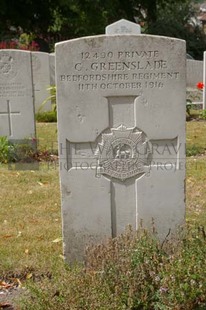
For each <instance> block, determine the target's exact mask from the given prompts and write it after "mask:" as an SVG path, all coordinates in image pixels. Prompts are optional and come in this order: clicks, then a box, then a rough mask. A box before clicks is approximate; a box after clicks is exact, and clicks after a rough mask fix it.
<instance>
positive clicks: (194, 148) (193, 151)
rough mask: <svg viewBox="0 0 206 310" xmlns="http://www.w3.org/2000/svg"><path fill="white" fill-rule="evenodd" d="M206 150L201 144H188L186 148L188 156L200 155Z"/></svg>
mask: <svg viewBox="0 0 206 310" xmlns="http://www.w3.org/2000/svg"><path fill="white" fill-rule="evenodd" d="M204 152H205V147H204V146H201V145H196V144H193V145H189V146H188V145H187V148H186V156H188V157H189V156H196V155H200V154H203V153H204Z"/></svg>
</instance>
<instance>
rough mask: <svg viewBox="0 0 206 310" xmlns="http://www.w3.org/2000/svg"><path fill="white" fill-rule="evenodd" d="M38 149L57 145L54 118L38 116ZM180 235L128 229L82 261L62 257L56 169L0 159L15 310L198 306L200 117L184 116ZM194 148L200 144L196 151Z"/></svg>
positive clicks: (5, 249)
mask: <svg viewBox="0 0 206 310" xmlns="http://www.w3.org/2000/svg"><path fill="white" fill-rule="evenodd" d="M37 138H38V140H39V148H40V150H41V151H44V150H50V149H51V148H52V149H54V150H57V142H56V139H57V129H56V124H55V123H46V124H45V123H37ZM194 148H197V149H198V153H197V154H198V156H194V154H193V156H190V157H188V158H187V182H186V193H187V197H186V198H187V200H186V203H187V214H186V216H187V223H188V229H187V233H186V237H185V238H184V239H183V240H182V241H181V242H180V243H179V244H178V246H175V245H174V244H167V243H166V246H165V248H164V249H163V248H161V245H159V244H158V243H156V241H155V240H153V239H152V238H151V237H149V236H147V234H145V233H142V235H141V238H140V236H138V238H134V237H133V235H132V234H130V233H129V232H128V233H126V234H125V235H123V236H120V237H119V238H117V239H114V240H110V241H108V243H107V244H106V245H99V246H98V247H97V248H93V249H90V251H89V252H88V260H87V267H86V268H85V266H84V267H82V266H74V267H70V266H65V265H64V262H63V259H62V241H61V210H60V191H59V174H58V168H57V166H56V165H55V164H49V163H45V162H43V163H40V170H39V171H17V170H8V167H7V165H5V164H1V165H0V180H1V191H0V226H1V231H0V274H1V277H0V279H5V280H6V281H8V280H10V281H11V282H12V281H14V278H18V279H20V280H21V282H22V284H23V285H24V286H27V287H28V289H29V293H28V294H27V296H26V297H24V301H22V302H21V307H20V309H21V310H26V309H28V310H53V309H54V310H56V309H71V310H72V309H75V310H76V309H78V310H80V309H82V310H87V309H88V310H90V309H92V310H93V309H95V310H96V309H99V310H104V309H105V310H110V309H111V310H113V309H119V310H122V309H131V310H132V309H133V310H135V309H148V310H152V309H160V310H161V309H165V310H166V309H171V310H175V309H184V310H185V309H187V310H189V309H199V310H200V309H205V307H206V306H205V305H206V280H205V279H206V268H205V263H206V247H205V242H206V236H205V230H204V227H206V190H205V188H206V187H205V186H206V157H205V155H204V156H203V153H204V151H205V149H206V122H188V123H187V149H188V150H193V149H194ZM200 151H201V152H200ZM17 303H19V301H18V302H17Z"/></svg>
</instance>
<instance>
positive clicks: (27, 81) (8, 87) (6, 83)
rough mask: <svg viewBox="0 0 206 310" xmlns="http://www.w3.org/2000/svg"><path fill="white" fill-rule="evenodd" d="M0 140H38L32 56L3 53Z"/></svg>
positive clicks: (0, 84)
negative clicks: (36, 134)
mask: <svg viewBox="0 0 206 310" xmlns="http://www.w3.org/2000/svg"><path fill="white" fill-rule="evenodd" d="M0 136H7V137H8V138H9V139H27V138H30V137H35V120H34V104H33V87H32V74H31V53H30V52H28V51H20V50H0Z"/></svg>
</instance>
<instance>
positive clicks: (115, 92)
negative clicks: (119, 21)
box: [56, 35, 186, 260]
mask: <svg viewBox="0 0 206 310" xmlns="http://www.w3.org/2000/svg"><path fill="white" fill-rule="evenodd" d="M68 54H69V56H70V57H68ZM185 63H186V51H185V42H184V41H182V40H178V39H173V38H166V37H158V36H149V35H117V36H106V35H102V36H94V37H86V38H80V39H75V40H71V41H67V42H62V43H58V44H57V45H56V81H57V108H58V134H59V153H60V179H61V191H62V216H63V235H64V254H65V257H66V259H67V260H75V259H78V260H80V259H82V257H83V255H84V247H85V246H86V245H87V244H88V243H90V242H94V241H95V242H97V241H99V240H102V239H104V238H105V237H110V236H112V237H115V236H116V235H118V234H120V233H122V232H123V231H124V229H125V227H126V226H127V225H129V224H130V225H132V227H133V228H134V229H137V228H138V227H139V225H143V226H145V227H148V228H151V226H152V223H154V225H155V227H156V230H157V234H158V236H159V238H160V239H162V240H164V239H165V237H166V236H167V235H168V234H171V233H172V232H175V231H176V229H177V228H178V227H179V225H181V224H183V223H184V215H185V203H184V198H185V193H184V179H185V102H186V98H185V89H186V79H185V78H186V72H185Z"/></svg>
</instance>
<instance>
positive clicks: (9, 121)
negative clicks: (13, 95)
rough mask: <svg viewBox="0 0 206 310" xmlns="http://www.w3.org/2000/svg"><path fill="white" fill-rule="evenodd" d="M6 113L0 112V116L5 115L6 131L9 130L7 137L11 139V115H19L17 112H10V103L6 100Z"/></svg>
mask: <svg viewBox="0 0 206 310" xmlns="http://www.w3.org/2000/svg"><path fill="white" fill-rule="evenodd" d="M6 107H7V111H5V112H0V116H1V115H5V116H7V118H8V129H9V134H8V135H9V136H10V137H11V136H12V135H13V132H12V115H20V114H21V113H20V112H19V111H11V106H10V101H9V100H7V102H6Z"/></svg>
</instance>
